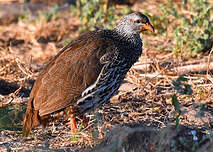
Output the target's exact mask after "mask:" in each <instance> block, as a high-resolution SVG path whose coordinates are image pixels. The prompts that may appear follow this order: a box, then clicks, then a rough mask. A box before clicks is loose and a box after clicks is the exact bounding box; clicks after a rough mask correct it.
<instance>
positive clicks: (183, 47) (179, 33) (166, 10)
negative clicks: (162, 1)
mask: <svg viewBox="0 0 213 152" xmlns="http://www.w3.org/2000/svg"><path fill="white" fill-rule="evenodd" d="M212 9H213V6H212V3H211V4H210V3H208V2H207V0H184V1H183V2H182V4H181V5H179V6H178V5H176V4H175V3H174V2H172V0H169V1H168V4H167V5H161V10H162V12H163V15H160V17H155V18H154V19H155V21H154V20H153V21H154V22H156V23H154V25H155V24H157V25H158V26H160V33H161V32H162V33H163V32H164V30H165V27H167V26H168V25H169V24H170V23H172V24H173V31H172V33H174V40H175V47H174V54H175V55H181V56H194V55H197V54H198V53H200V52H202V51H209V50H211V48H212V45H213V32H212V31H213V21H212V20H211V18H212V16H211V15H212V14H211V10H212ZM158 26H156V27H157V28H159V27H158ZM163 27H164V28H163Z"/></svg>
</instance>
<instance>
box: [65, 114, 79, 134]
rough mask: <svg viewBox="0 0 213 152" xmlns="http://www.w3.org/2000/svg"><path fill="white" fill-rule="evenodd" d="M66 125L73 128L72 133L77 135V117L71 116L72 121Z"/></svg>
mask: <svg viewBox="0 0 213 152" xmlns="http://www.w3.org/2000/svg"><path fill="white" fill-rule="evenodd" d="M66 125H68V126H71V131H72V132H73V133H75V132H76V131H77V124H76V120H75V116H73V115H71V116H70V121H69V122H68V123H66Z"/></svg>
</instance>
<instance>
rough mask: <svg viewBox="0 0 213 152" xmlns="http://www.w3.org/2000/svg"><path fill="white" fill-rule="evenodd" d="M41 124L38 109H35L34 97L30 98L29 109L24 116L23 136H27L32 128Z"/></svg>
mask: <svg viewBox="0 0 213 152" xmlns="http://www.w3.org/2000/svg"><path fill="white" fill-rule="evenodd" d="M39 124H40V121H39V116H38V111H36V110H34V109H33V99H29V101H28V106H27V111H26V113H25V116H24V121H23V129H22V136H23V137H27V136H28V135H29V134H30V131H31V130H32V128H34V127H36V126H38V125H39Z"/></svg>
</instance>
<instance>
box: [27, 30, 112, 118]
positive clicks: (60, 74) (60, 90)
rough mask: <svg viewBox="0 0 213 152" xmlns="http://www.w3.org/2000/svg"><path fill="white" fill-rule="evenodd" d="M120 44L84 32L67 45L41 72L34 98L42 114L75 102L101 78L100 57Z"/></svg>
mask: <svg viewBox="0 0 213 152" xmlns="http://www.w3.org/2000/svg"><path fill="white" fill-rule="evenodd" d="M115 48H116V47H115V46H114V45H113V44H112V40H110V39H109V38H107V39H106V38H102V37H101V36H100V35H99V34H98V33H97V32H90V33H87V34H84V35H82V36H81V37H80V38H79V39H77V40H76V41H74V42H72V43H70V44H69V45H68V46H66V47H65V48H63V49H62V50H61V51H60V52H59V53H58V54H57V55H56V56H55V57H54V58H53V59H52V60H50V62H49V63H48V64H47V65H46V67H45V68H44V69H43V71H42V72H41V73H40V75H39V77H38V79H37V80H36V82H35V84H34V87H33V89H32V92H31V95H30V98H31V101H32V102H33V106H34V109H35V110H38V111H39V115H40V116H44V115H46V114H50V113H52V112H55V111H58V110H60V109H62V108H65V107H67V106H68V105H74V104H75V103H76V102H77V100H78V99H79V98H80V96H81V93H82V92H83V91H84V90H85V89H86V88H87V87H89V86H90V85H92V84H93V83H94V82H95V80H96V79H97V77H98V75H99V73H100V71H101V69H102V67H103V64H101V63H100V58H101V57H102V56H103V55H105V54H106V53H109V52H111V53H113V52H114V51H115V50H116V49H115Z"/></svg>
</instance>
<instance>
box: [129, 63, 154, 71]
mask: <svg viewBox="0 0 213 152" xmlns="http://www.w3.org/2000/svg"><path fill="white" fill-rule="evenodd" d="M132 68H133V69H135V70H137V71H150V69H151V64H136V65H134V66H133V67H132Z"/></svg>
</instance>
